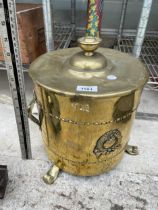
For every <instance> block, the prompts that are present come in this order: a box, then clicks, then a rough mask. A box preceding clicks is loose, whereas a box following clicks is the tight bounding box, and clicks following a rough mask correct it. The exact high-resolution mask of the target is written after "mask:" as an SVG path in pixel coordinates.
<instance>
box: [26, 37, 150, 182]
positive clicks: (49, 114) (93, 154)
mask: <svg viewBox="0 0 158 210" xmlns="http://www.w3.org/2000/svg"><path fill="white" fill-rule="evenodd" d="M100 42H101V39H100V38H94V37H85V38H80V39H79V45H80V47H81V48H82V50H83V51H82V50H81V49H80V48H70V49H63V50H57V51H53V52H48V53H46V54H44V55H42V56H40V57H39V58H37V59H36V60H35V61H34V62H33V63H32V64H31V66H30V70H29V75H30V76H31V78H32V79H33V81H34V83H35V96H34V101H36V103H37V105H38V108H39V120H37V119H35V117H34V116H33V115H32V113H31V110H32V106H33V103H34V101H32V103H31V105H30V106H29V117H30V118H31V119H32V120H34V121H35V122H36V123H38V125H39V126H40V129H41V132H42V137H43V141H44V145H45V149H46V151H47V153H48V156H49V159H50V160H51V161H52V162H53V163H54V165H55V166H54V169H51V170H50V171H49V172H48V173H47V175H46V176H45V177H44V179H45V181H46V180H47V182H48V183H49V182H53V181H54V179H55V178H56V176H57V173H58V169H62V170H64V171H66V172H68V173H71V174H74V175H81V176H92V175H98V174H101V173H103V172H105V171H108V170H110V169H112V168H113V167H114V166H116V165H117V164H118V162H119V161H120V160H121V159H122V157H123V154H124V152H125V150H126V149H128V152H131V153H132V152H133V154H135V152H136V151H130V150H129V149H130V148H129V147H127V143H128V141H129V134H130V130H131V126H132V122H133V119H134V118H135V113H136V110H137V107H138V104H139V102H140V96H141V92H142V89H143V87H144V85H145V83H146V82H147V80H148V73H147V71H146V69H145V67H144V65H143V64H142V63H141V62H140V61H139V60H138V59H136V58H134V57H133V56H131V55H128V54H124V53H121V52H118V51H115V50H112V49H106V48H99V49H97V48H98V45H99V43H100ZM96 49H97V50H96ZM95 50H96V51H95ZM131 149H134V147H131ZM51 176H52V177H51ZM53 176H54V177H53ZM50 177H51V178H52V179H50ZM48 179H49V180H48Z"/></svg>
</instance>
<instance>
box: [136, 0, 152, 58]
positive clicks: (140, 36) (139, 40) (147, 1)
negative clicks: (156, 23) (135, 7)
mask: <svg viewBox="0 0 158 210" xmlns="http://www.w3.org/2000/svg"><path fill="white" fill-rule="evenodd" d="M152 2H153V1H152V0H144V3H143V8H142V11H141V16H140V21H139V24H138V29H137V35H136V39H135V43H134V47H133V55H134V56H135V57H137V58H138V57H139V56H140V53H141V49H142V45H143V41H144V37H145V32H146V28H147V24H148V20H149V15H150V11H151V6H152Z"/></svg>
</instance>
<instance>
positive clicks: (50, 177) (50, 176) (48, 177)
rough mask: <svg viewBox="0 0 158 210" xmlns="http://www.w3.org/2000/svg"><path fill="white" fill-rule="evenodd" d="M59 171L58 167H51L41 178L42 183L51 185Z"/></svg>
mask: <svg viewBox="0 0 158 210" xmlns="http://www.w3.org/2000/svg"><path fill="white" fill-rule="evenodd" d="M59 171H60V169H59V167H57V166H56V165H54V166H52V167H51V168H50V169H49V171H48V172H47V173H46V174H45V175H44V176H43V181H44V182H45V183H46V184H53V183H54V182H55V180H56V179H57V177H58V174H59Z"/></svg>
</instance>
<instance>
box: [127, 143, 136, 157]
mask: <svg viewBox="0 0 158 210" xmlns="http://www.w3.org/2000/svg"><path fill="white" fill-rule="evenodd" d="M126 152H127V153H128V154H129V155H138V154H139V151H138V147H137V146H133V145H127V147H126Z"/></svg>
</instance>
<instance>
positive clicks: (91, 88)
mask: <svg viewBox="0 0 158 210" xmlns="http://www.w3.org/2000/svg"><path fill="white" fill-rule="evenodd" d="M76 90H77V91H80V92H95V93H96V92H98V86H80V85H77V88H76Z"/></svg>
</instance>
